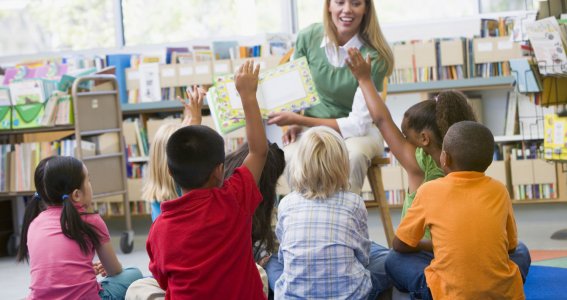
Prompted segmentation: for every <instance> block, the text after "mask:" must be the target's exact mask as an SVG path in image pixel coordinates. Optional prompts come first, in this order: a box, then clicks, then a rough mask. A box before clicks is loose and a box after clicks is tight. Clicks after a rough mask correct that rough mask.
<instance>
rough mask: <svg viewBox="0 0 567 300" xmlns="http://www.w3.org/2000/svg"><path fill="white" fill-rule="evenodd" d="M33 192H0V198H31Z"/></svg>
mask: <svg viewBox="0 0 567 300" xmlns="http://www.w3.org/2000/svg"><path fill="white" fill-rule="evenodd" d="M34 193H35V191H18V192H0V198H12V197H23V196H31V195H33V194H34Z"/></svg>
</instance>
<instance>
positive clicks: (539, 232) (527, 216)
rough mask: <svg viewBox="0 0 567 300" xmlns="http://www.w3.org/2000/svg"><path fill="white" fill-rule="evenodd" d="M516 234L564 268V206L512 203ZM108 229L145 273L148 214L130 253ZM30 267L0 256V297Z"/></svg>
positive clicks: (11, 292) (137, 225) (20, 284)
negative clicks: (557, 237) (556, 235)
mask: <svg viewBox="0 0 567 300" xmlns="http://www.w3.org/2000/svg"><path fill="white" fill-rule="evenodd" d="M515 214H516V221H517V225H518V233H519V238H520V240H521V241H523V242H524V243H525V244H526V245H527V246H528V248H530V250H531V253H532V261H533V262H534V264H537V265H547V266H556V267H564V268H567V240H552V239H550V236H551V235H552V234H553V233H554V232H555V231H557V230H559V229H563V228H567V221H565V220H567V218H566V217H565V216H567V206H565V205H560V204H555V205H528V206H515ZM391 215H392V222H393V223H394V227H397V225H398V224H399V220H400V210H399V209H394V210H392V211H391ZM368 220H369V221H368V227H369V234H370V237H371V239H372V240H374V241H376V242H377V243H379V244H382V245H384V244H385V243H386V238H385V236H384V233H383V229H382V224H381V222H380V217H379V213H378V209H375V208H373V209H369V214H368ZM106 222H107V225H108V227H109V229H110V231H111V235H112V241H113V244H114V248H115V249H116V251H117V254H118V258H119V260H120V261H121V262H122V265H124V266H136V267H138V268H140V270H141V271H142V273H143V274H144V275H149V274H150V273H149V271H148V262H149V259H148V257H147V255H146V251H145V239H146V233H147V231H148V229H149V226H150V221H149V217H147V218H140V217H134V218H133V226H134V230H135V233H136V237H135V240H134V250H133V252H132V253H130V254H122V253H120V250H119V246H118V243H119V240H120V234H121V231H122V230H123V229H124V223H123V222H124V221H123V220H122V219H119V218H113V219H108V220H106ZM29 282H30V278H29V267H28V265H26V264H25V263H16V262H15V260H14V258H11V257H2V258H0V299H2V300H4V299H8V300H11V299H24V298H25V296H26V295H27V292H28V285H29Z"/></svg>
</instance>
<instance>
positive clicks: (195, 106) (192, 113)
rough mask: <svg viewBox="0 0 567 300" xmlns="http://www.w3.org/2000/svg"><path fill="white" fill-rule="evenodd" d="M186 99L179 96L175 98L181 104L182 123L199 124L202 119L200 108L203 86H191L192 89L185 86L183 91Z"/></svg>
mask: <svg viewBox="0 0 567 300" xmlns="http://www.w3.org/2000/svg"><path fill="white" fill-rule="evenodd" d="M185 92H186V94H187V99H188V101H185V100H184V99H182V98H181V97H179V96H178V97H177V100H179V102H181V104H183V125H200V124H201V121H202V113H201V109H202V108H203V99H205V90H204V89H203V88H200V87H197V86H196V85H194V86H193V91H191V89H190V88H187V90H186V91H185Z"/></svg>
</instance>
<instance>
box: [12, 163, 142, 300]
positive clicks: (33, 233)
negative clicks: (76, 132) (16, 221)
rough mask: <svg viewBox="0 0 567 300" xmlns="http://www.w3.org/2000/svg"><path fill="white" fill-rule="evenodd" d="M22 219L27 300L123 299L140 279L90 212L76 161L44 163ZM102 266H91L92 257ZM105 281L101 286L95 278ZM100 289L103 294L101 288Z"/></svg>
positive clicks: (87, 186)
mask: <svg viewBox="0 0 567 300" xmlns="http://www.w3.org/2000/svg"><path fill="white" fill-rule="evenodd" d="M34 181H35V188H36V191H37V192H36V194H35V195H34V197H33V198H32V200H31V202H30V203H28V205H27V207H26V211H25V215H24V224H23V228H22V235H21V243H20V248H19V249H18V256H17V260H18V261H23V260H29V262H30V267H31V285H30V289H31V293H30V295H29V297H28V299H100V298H102V299H119V298H123V297H124V295H125V293H126V289H127V288H128V286H129V285H130V284H131V283H132V282H133V281H134V280H136V279H139V278H142V273H141V272H140V270H138V269H136V268H128V269H122V266H121V265H120V262H118V259H117V258H116V254H115V253H114V250H113V249H112V244H111V242H110V236H109V233H108V228H107V227H106V225H105V224H104V221H103V220H102V218H101V217H100V215H99V214H97V213H87V211H88V210H89V208H91V204H92V203H91V202H92V188H91V183H90V181H89V175H88V171H87V168H86V167H85V166H84V165H83V163H82V162H81V161H79V160H77V159H75V158H73V157H65V156H52V157H48V158H45V159H43V160H42V161H41V162H40V163H39V165H38V166H37V168H36V169H35V174H34ZM95 251H96V254H97V256H98V258H99V259H100V261H101V262H102V263H95V264H93V257H94V254H95ZM98 274H101V275H103V276H106V278H104V279H103V280H102V282H101V283H100V284H99V283H98V282H97V280H96V276H97V275H98ZM101 287H102V288H101Z"/></svg>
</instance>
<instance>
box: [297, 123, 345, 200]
mask: <svg viewBox="0 0 567 300" xmlns="http://www.w3.org/2000/svg"><path fill="white" fill-rule="evenodd" d="M348 178H349V158H348V151H347V148H346V145H345V143H344V141H343V138H342V137H341V136H340V135H339V134H338V133H337V132H336V131H334V130H333V129H331V128H329V127H324V126H319V127H313V128H311V129H309V130H307V131H306V132H305V133H304V134H303V136H302V137H301V140H300V141H299V145H298V149H297V152H296V153H295V156H294V157H293V159H292V162H291V164H290V166H289V185H290V187H291V188H292V189H293V190H294V191H296V192H298V193H300V194H302V195H303V196H304V197H305V198H308V199H322V198H328V197H329V196H331V195H333V194H334V193H336V192H338V191H341V190H348V189H349V182H348Z"/></svg>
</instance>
